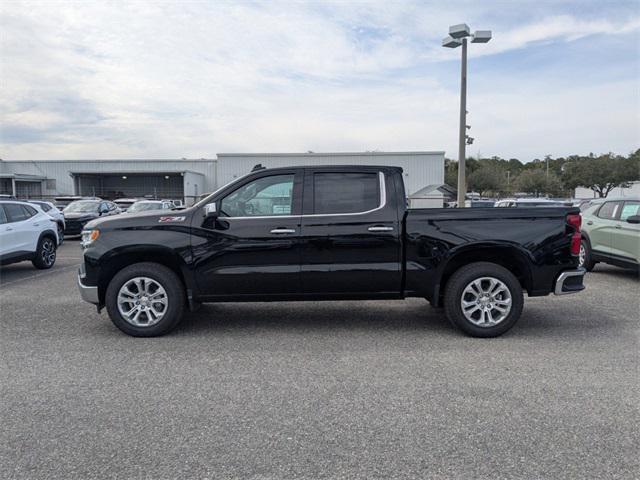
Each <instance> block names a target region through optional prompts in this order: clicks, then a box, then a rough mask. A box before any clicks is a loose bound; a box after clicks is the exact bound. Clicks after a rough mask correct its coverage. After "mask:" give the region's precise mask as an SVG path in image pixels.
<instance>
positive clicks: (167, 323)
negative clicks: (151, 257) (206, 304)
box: [105, 262, 185, 337]
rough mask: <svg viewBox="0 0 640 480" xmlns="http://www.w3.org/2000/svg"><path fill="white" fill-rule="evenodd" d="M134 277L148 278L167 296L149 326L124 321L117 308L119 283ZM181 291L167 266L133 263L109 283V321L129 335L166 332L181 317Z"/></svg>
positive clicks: (182, 296)
mask: <svg viewBox="0 0 640 480" xmlns="http://www.w3.org/2000/svg"><path fill="white" fill-rule="evenodd" d="M136 277H148V278H151V279H152V280H154V281H155V282H157V283H158V284H159V285H160V286H162V288H164V290H165V292H166V295H167V297H168V304H167V307H166V311H165V312H164V315H163V316H162V318H161V319H160V320H159V321H158V323H156V324H154V325H151V326H135V325H133V324H132V323H130V322H129V321H127V320H126V319H125V318H124V317H123V316H122V314H121V313H120V311H119V309H118V293H119V291H120V289H121V288H122V286H123V285H124V284H125V283H126V282H128V281H129V280H131V279H134V278H136ZM184 303H185V292H184V287H183V284H182V281H181V280H180V278H178V276H177V275H176V274H175V273H174V272H173V271H172V270H171V269H169V268H167V267H165V266H164V265H160V264H158V263H150V262H144V263H135V264H133V265H129V266H128V267H126V268H123V269H122V270H121V271H119V272H118V273H117V274H116V275H115V276H114V277H113V278H112V279H111V282H109V286H108V287H107V292H106V295H105V305H106V307H107V312H108V314H109V318H111V321H112V322H113V324H114V325H115V326H116V327H118V328H119V329H120V330H122V331H123V332H124V333H126V334H127V335H131V336H133V337H156V336H159V335H164V334H165V333H168V332H170V331H171V330H172V329H173V328H175V327H176V325H178V323H180V320H182V313H183V311H184Z"/></svg>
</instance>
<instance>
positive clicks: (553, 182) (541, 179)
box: [516, 168, 563, 197]
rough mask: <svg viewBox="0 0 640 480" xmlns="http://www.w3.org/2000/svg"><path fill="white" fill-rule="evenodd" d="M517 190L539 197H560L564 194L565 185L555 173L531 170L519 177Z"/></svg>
mask: <svg viewBox="0 0 640 480" xmlns="http://www.w3.org/2000/svg"><path fill="white" fill-rule="evenodd" d="M516 188H517V189H518V190H520V191H521V192H525V193H531V194H534V195H535V196H536V197H539V196H540V195H541V194H547V195H553V196H555V195H559V194H561V193H562V190H563V185H562V182H561V181H560V179H559V178H558V177H557V176H555V175H554V174H553V173H551V172H549V175H547V172H546V171H545V170H543V169H542V168H537V169H529V170H525V171H524V172H522V173H521V174H520V175H518V178H517V179H516Z"/></svg>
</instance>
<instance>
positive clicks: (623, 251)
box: [611, 200, 640, 262]
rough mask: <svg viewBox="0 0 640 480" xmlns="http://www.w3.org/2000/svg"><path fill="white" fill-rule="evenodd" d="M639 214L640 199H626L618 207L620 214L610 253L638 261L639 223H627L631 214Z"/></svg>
mask: <svg viewBox="0 0 640 480" xmlns="http://www.w3.org/2000/svg"><path fill="white" fill-rule="evenodd" d="M636 215H640V201H637V200H627V201H625V202H624V205H623V206H622V208H621V209H620V215H619V218H618V221H617V225H616V226H615V228H616V230H615V231H614V233H613V235H612V241H611V246H612V253H614V254H615V255H620V256H621V257H626V258H629V259H633V260H634V261H636V262H640V224H637V223H629V222H628V221H627V219H628V218H629V217H631V216H636Z"/></svg>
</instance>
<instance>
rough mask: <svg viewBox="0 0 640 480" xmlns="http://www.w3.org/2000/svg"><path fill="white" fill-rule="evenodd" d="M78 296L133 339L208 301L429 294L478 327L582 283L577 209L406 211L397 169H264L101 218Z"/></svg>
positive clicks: (475, 331) (457, 320)
mask: <svg viewBox="0 0 640 480" xmlns="http://www.w3.org/2000/svg"><path fill="white" fill-rule="evenodd" d="M82 244H83V248H84V249H85V250H84V262H83V264H82V267H81V269H80V272H79V274H78V286H79V289H80V292H81V295H82V298H83V299H85V300H87V301H89V302H91V303H94V304H96V305H97V306H98V309H99V310H100V309H101V308H102V307H105V306H106V308H107V311H108V313H109V316H110V318H111V320H112V321H113V322H114V324H115V325H116V326H117V327H118V328H120V329H121V330H122V331H124V332H126V333H128V334H130V335H134V336H153V335H160V334H163V333H166V332H168V331H169V330H171V329H172V328H173V327H174V326H175V325H177V323H178V322H179V321H180V319H181V317H182V313H183V309H184V307H185V306H188V307H189V308H191V309H193V308H195V307H196V306H197V305H198V304H199V303H200V302H215V301H281V300H311V299H313V300H337V299H340V300H345V299H349V300H362V299H400V298H406V297H424V298H426V299H428V300H429V301H430V302H431V303H432V304H433V305H434V306H436V307H439V306H443V307H444V309H445V311H446V314H447V316H448V318H449V319H450V320H451V321H452V322H453V323H454V324H455V325H457V326H458V327H459V328H461V329H462V330H464V331H465V332H466V333H468V334H470V335H473V336H478V337H492V336H497V335H500V334H502V333H504V332H506V331H507V330H508V329H509V328H511V327H512V326H513V325H514V324H515V322H516V321H517V320H518V318H519V317H520V314H521V311H522V307H523V291H526V292H527V293H528V294H529V296H539V295H548V294H549V293H555V294H558V295H559V294H566V293H574V292H578V291H580V290H582V289H583V288H584V286H583V283H582V279H583V275H584V272H585V271H584V269H580V268H578V253H579V251H580V213H579V210H578V209H577V208H564V207H558V208H502V209H497V208H494V209H481V208H478V209H471V208H469V209H455V210H452V209H444V208H441V209H435V208H434V209H420V210H407V208H406V196H405V190H404V185H403V182H402V169H400V168H397V167H378V166H371V167H364V166H331V167H299V168H279V169H263V170H259V171H255V172H252V173H250V174H249V175H247V176H245V177H242V178H240V179H238V180H236V181H234V182H233V183H231V184H229V185H227V186H226V187H223V188H222V189H220V190H218V191H217V192H215V193H213V194H212V195H211V196H209V197H207V198H205V199H203V200H202V201H200V202H199V203H197V204H196V205H194V206H193V207H190V208H187V209H185V210H182V211H179V212H161V213H149V214H138V215H135V216H128V215H121V216H119V217H115V218H110V219H104V220H97V221H93V222H91V223H89V224H87V225H86V226H85V231H84V232H83V241H82Z"/></svg>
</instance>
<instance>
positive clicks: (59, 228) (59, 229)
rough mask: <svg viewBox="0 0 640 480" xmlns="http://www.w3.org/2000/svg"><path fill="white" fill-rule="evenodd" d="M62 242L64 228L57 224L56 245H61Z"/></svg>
mask: <svg viewBox="0 0 640 480" xmlns="http://www.w3.org/2000/svg"><path fill="white" fill-rule="evenodd" d="M62 242H64V228H63V227H62V225H61V224H58V245H62Z"/></svg>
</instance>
